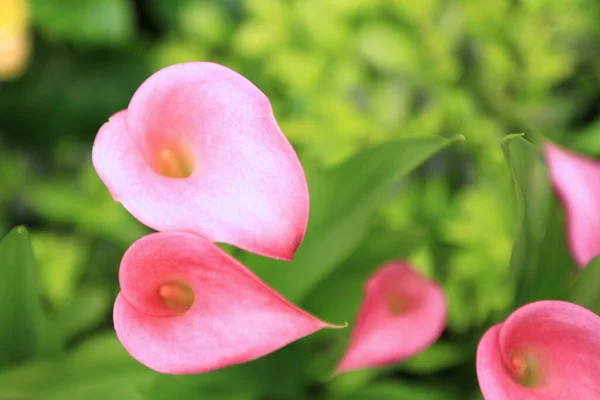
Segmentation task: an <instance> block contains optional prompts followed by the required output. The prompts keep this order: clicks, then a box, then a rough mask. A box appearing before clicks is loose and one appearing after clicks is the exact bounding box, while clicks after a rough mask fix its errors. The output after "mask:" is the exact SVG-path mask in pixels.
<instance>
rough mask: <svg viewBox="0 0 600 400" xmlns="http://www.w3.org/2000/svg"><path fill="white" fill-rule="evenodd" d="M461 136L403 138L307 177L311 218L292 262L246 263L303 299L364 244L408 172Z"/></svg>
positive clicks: (287, 293) (251, 259) (286, 293)
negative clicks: (383, 205) (377, 216)
mask: <svg viewBox="0 0 600 400" xmlns="http://www.w3.org/2000/svg"><path fill="white" fill-rule="evenodd" d="M461 139H462V137H456V138H453V139H444V138H440V137H436V138H428V139H407V140H401V141H395V142H389V143H385V144H383V145H381V146H378V147H375V148H372V149H369V150H366V151H364V152H362V153H361V154H359V155H357V156H355V157H353V158H352V159H350V160H349V161H347V162H345V163H344V164H342V165H340V166H338V167H336V168H333V169H332V170H330V171H328V172H327V173H324V174H321V175H316V176H312V179H309V188H310V193H311V218H310V221H309V226H308V230H307V233H306V237H305V239H304V243H303V244H302V245H301V246H300V249H299V250H298V252H297V253H296V256H295V259H294V261H293V262H292V263H290V264H287V265H286V264H283V263H282V262H278V261H275V260H270V259H265V258H261V257H258V256H253V255H247V257H246V258H245V260H244V261H245V262H246V265H248V266H250V267H251V268H252V269H253V270H254V271H256V272H257V273H258V274H259V275H260V276H261V277H263V279H265V280H266V281H267V283H269V284H271V285H272V286H273V287H275V288H276V289H277V290H278V291H280V292H281V293H282V294H283V295H284V296H286V297H287V298H288V299H290V300H292V301H296V302H298V301H301V300H302V299H303V297H304V296H306V295H307V294H308V293H309V292H310V290H311V289H312V288H314V286H315V285H316V284H318V283H319V282H320V281H321V280H322V279H323V278H324V277H326V276H327V275H329V274H330V273H331V272H332V271H333V270H334V269H335V267H336V266H338V265H339V264H340V262H342V261H343V260H344V259H345V258H346V257H348V256H349V255H350V254H351V253H352V251H353V250H354V249H355V248H356V247H357V246H358V245H359V244H360V243H361V242H362V241H363V239H364V237H365V235H366V233H367V232H368V229H369V222H370V220H371V218H372V216H373V213H374V212H375V211H376V210H377V207H378V206H379V205H380V204H381V203H382V202H383V200H385V199H386V198H387V197H388V196H389V195H390V193H391V191H392V188H393V187H394V185H395V184H396V183H397V182H398V181H399V180H400V179H401V178H402V177H403V176H404V175H406V174H408V173H409V172H411V171H412V170H413V169H415V168H416V167H418V166H419V165H420V164H422V163H423V162H425V161H426V160H427V159H429V158H430V157H431V156H433V155H434V154H435V153H437V152H439V151H440V150H442V149H443V148H445V147H446V146H448V145H449V144H452V143H454V142H456V141H457V140H461Z"/></svg>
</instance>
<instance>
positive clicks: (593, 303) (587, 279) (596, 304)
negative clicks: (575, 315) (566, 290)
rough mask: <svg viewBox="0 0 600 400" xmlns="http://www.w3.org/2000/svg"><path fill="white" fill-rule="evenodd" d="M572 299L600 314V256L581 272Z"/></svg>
mask: <svg viewBox="0 0 600 400" xmlns="http://www.w3.org/2000/svg"><path fill="white" fill-rule="evenodd" d="M570 300H571V301H572V302H573V303H576V304H579V305H580V306H583V307H585V308H587V309H588V310H591V311H593V312H595V313H596V314H598V315H600V256H599V257H596V258H594V259H593V260H592V261H590V263H589V264H588V265H587V267H585V269H584V270H583V271H582V272H581V274H580V275H579V277H578V278H577V282H576V283H575V287H574V288H573V291H572V292H571V297H570Z"/></svg>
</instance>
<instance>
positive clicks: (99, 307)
mask: <svg viewBox="0 0 600 400" xmlns="http://www.w3.org/2000/svg"><path fill="white" fill-rule="evenodd" d="M111 300H112V299H109V296H108V295H107V293H106V290H105V289H104V288H102V287H100V286H90V287H85V289H84V290H80V291H79V292H78V293H77V294H76V295H75V296H74V298H73V300H71V301H70V302H69V303H67V304H66V305H65V306H64V307H62V308H61V309H59V310H58V311H57V312H56V313H55V314H54V315H52V316H51V317H49V318H48V340H53V341H54V342H51V343H53V347H54V348H56V349H64V348H65V347H66V345H67V344H68V343H69V342H70V341H71V339H73V338H74V337H75V336H76V335H78V334H81V333H83V332H85V331H88V330H90V329H93V328H95V327H97V326H99V325H100V324H101V323H102V322H103V320H104V318H105V317H106V316H107V315H108V312H109V309H110V306H111V305H112V301H111Z"/></svg>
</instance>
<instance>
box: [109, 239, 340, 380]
mask: <svg viewBox="0 0 600 400" xmlns="http://www.w3.org/2000/svg"><path fill="white" fill-rule="evenodd" d="M119 279H120V284H121V290H122V291H121V293H120V294H119V296H118V297H117V301H116V304H115V308H114V325H115V330H116V332H117V336H118V338H119V340H120V341H121V343H122V344H123V346H124V347H125V349H126V350H127V351H128V352H129V353H130V354H131V355H132V356H133V357H134V358H135V359H137V360H138V361H139V362H141V363H142V364H144V365H146V366H148V367H149V368H152V369H154V370H156V371H159V372H163V373H168V374H192V373H201V372H206V371H211V370H215V369H219V368H224V367H227V366H230V365H234V364H240V363H244V362H247V361H251V360H254V359H256V358H259V357H262V356H264V355H266V354H268V353H271V352H273V351H275V350H277V349H279V348H281V347H283V346H285V345H287V344H289V343H290V342H293V341H295V340H297V339H300V338H302V337H304V336H306V335H310V334H312V333H314V332H316V331H318V330H320V329H321V328H325V327H334V326H332V325H328V324H326V323H324V322H323V321H321V320H319V319H317V318H315V317H314V316H312V315H310V314H308V313H307V312H305V311H303V310H301V309H300V308H298V307H296V306H295V305H293V304H292V303H290V302H288V301H287V300H286V299H284V298H283V297H282V296H281V295H279V294H278V293H277V292H275V291H274V290H273V289H271V288H270V287H269V286H267V285H266V284H265V283H263V282H262V281H261V280H260V279H259V278H258V277H257V276H256V275H254V274H253V273H252V272H251V271H250V270H248V269H247V268H246V267H244V266H243V265H241V264H240V263H238V262H237V261H236V260H235V259H233V258H232V257H230V256H229V255H228V254H226V253H225V252H223V251H222V250H220V249H219V248H218V247H217V246H216V245H214V244H212V243H210V242H209V241H207V240H206V239H204V238H202V237H199V236H196V235H192V234H187V233H153V234H150V235H148V236H145V237H143V238H141V239H139V240H138V241H137V242H135V243H134V244H133V245H132V246H131V247H130V248H129V249H128V250H127V252H126V253H125V256H124V257H123V261H122V263H121V269H120V274H119Z"/></svg>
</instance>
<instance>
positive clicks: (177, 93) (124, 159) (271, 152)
mask: <svg viewBox="0 0 600 400" xmlns="http://www.w3.org/2000/svg"><path fill="white" fill-rule="evenodd" d="M92 156H93V157H92V158H93V162H94V167H95V168H96V171H97V172H98V175H99V176H100V178H101V179H102V181H103V182H104V183H105V185H106V186H107V187H108V189H109V191H110V192H111V194H112V195H113V197H114V198H115V200H117V201H119V202H121V203H122V204H123V206H124V207H125V208H126V209H127V210H129V212H131V214H132V215H133V216H134V217H136V218H137V219H138V220H140V221H141V222H142V223H144V224H146V225H148V226H149V227H151V228H153V229H155V230H158V231H180V232H190V233H195V234H198V235H201V236H204V237H206V238H207V239H209V240H211V241H215V242H224V243H229V244H232V245H234V246H238V247H241V248H243V249H245V250H248V251H251V252H254V253H257V254H261V255H265V256H269V257H274V258H280V259H285V260H290V259H292V258H293V255H294V252H295V251H296V249H297V248H298V246H299V245H300V243H301V242H302V239H303V237H304V233H305V231H306V225H307V222H308V209H309V198H308V189H307V185H306V178H305V176H304V171H303V169H302V166H301V165H300V161H299V160H298V157H297V156H296V153H295V152H294V149H293V148H292V146H291V145H290V143H289V142H288V141H287V139H286V138H285V136H284V135H283V134H282V132H281V130H280V129H279V127H278V125H277V122H276V121H275V118H274V116H273V111H272V109H271V105H270V103H269V100H268V99H267V97H266V96H265V95H264V94H263V93H262V92H261V91H260V90H259V89H258V88H256V87H255V86H254V85H253V84H252V83H251V82H250V81H248V80H247V79H246V78H244V77H243V76H241V75H239V74H237V73H236V72H234V71H232V70H230V69H228V68H226V67H223V66H220V65H217V64H211V63H185V64H178V65H173V66H171V67H167V68H165V69H163V70H160V71H158V72H157V73H155V74H154V75H152V76H151V77H150V78H148V79H147V80H146V81H145V82H144V83H143V84H142V85H141V86H140V87H139V88H138V90H137V91H136V93H135V94H134V96H133V98H132V100H131V102H130V104H129V107H128V109H127V110H125V111H122V112H120V113H118V114H116V115H114V116H113V117H112V118H111V119H110V120H109V122H108V123H106V124H104V126H102V128H101V129H100V131H99V132H98V136H97V137H96V141H95V143H94V148H93V155H92Z"/></svg>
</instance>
